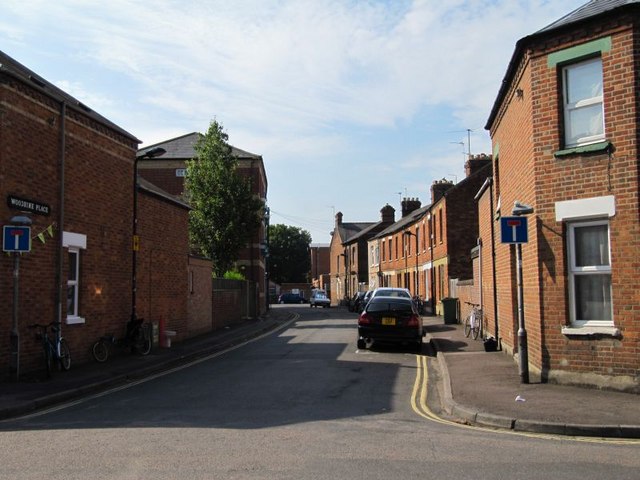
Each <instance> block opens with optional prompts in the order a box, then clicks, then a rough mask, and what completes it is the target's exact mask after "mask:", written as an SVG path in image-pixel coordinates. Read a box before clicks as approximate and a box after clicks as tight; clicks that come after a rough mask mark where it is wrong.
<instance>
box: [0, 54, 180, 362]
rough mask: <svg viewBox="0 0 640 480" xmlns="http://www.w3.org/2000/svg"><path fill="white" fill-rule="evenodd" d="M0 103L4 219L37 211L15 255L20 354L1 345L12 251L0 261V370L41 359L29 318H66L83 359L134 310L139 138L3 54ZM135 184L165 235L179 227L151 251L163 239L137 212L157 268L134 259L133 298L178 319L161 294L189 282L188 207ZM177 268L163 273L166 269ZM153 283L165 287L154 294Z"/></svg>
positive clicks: (77, 358) (9, 313)
mask: <svg viewBox="0 0 640 480" xmlns="http://www.w3.org/2000/svg"><path fill="white" fill-rule="evenodd" d="M0 104H1V105H2V116H1V117H0V122H1V123H0V132H1V133H0V184H1V185H2V194H3V196H5V200H4V201H3V202H1V203H0V216H1V218H2V219H3V222H5V223H8V222H9V221H10V219H11V218H12V217H14V216H16V215H26V216H28V217H30V218H31V220H32V225H31V228H32V231H31V235H32V249H31V251H30V252H29V253H25V254H23V255H22V256H21V259H20V260H21V261H20V278H19V297H18V304H17V305H16V307H17V322H16V323H17V330H16V332H17V333H18V335H19V342H18V343H19V347H20V349H19V356H15V355H10V354H9V353H8V352H10V351H11V348H10V345H9V335H8V333H9V332H10V331H12V330H13V320H12V319H13V311H14V310H13V307H14V305H13V296H12V293H13V291H14V289H13V282H12V270H13V258H12V257H10V256H8V255H3V256H2V260H1V261H0V292H1V293H0V295H1V296H0V298H1V299H2V301H1V302H0V329H1V330H2V331H3V332H5V333H6V335H3V336H2V338H3V340H2V341H1V342H0V352H2V355H1V356H0V371H1V372H2V373H3V374H4V373H5V372H7V371H8V370H11V373H12V375H13V374H14V373H16V372H15V371H16V367H19V370H20V372H22V373H24V372H28V371H30V370H33V369H36V368H39V367H40V366H41V362H42V352H41V345H40V344H39V343H38V342H36V341H35V340H34V337H33V332H32V331H30V330H28V329H27V328H26V326H27V325H28V324H30V323H34V322H38V323H49V322H52V321H61V323H62V330H63V334H64V336H65V337H66V338H67V340H68V343H69V345H70V349H71V354H72V359H73V363H74V364H77V363H82V362H84V361H87V360H89V351H90V346H91V345H92V343H93V342H95V341H96V339H97V338H98V337H99V336H101V335H104V334H105V333H107V332H113V333H115V334H116V335H120V334H121V333H122V332H124V328H125V325H126V322H127V321H128V320H129V319H130V317H131V315H132V299H133V293H132V284H133V282H132V271H133V268H132V266H133V261H132V233H133V231H132V223H133V222H132V220H133V205H134V202H133V199H134V188H133V187H132V183H133V182H134V181H135V179H134V165H135V158H136V150H137V146H138V143H139V140H137V139H136V138H135V137H134V136H133V135H131V134H129V133H128V132H126V131H124V130H123V129H121V128H120V127H118V126H117V125H115V124H113V123H112V122H110V121H109V120H107V119H106V118H104V117H102V116H100V115H99V114H98V113H96V112H94V111H92V110H91V109H90V108H89V107H87V106H86V105H83V104H82V103H80V102H79V101H78V100H76V99H75V98H73V97H71V96H70V95H68V94H66V93H65V92H63V91H62V90H60V89H58V88H56V87H55V86H54V85H52V84H51V83H50V82H48V81H46V80H45V79H43V78H41V77H40V76H38V75H37V74H36V73H34V72H32V71H30V70H29V69H27V68H26V67H24V66H23V65H21V64H19V63H18V62H16V61H15V60H14V59H12V58H10V57H9V56H7V55H5V54H4V53H2V52H0ZM139 193H140V202H139V209H140V211H141V212H142V213H143V215H147V214H149V213H150V212H152V214H153V215H154V218H155V217H156V216H157V217H160V218H163V224H162V225H163V226H164V227H165V230H163V235H164V233H165V232H166V229H170V230H171V231H174V232H176V233H175V235H174V234H172V235H171V239H170V241H168V242H169V243H170V245H171V247H170V248H171V249H172V250H175V251H177V252H181V253H182V256H181V257H180V259H168V258H166V257H164V255H163V252H162V248H161V247H159V246H158V245H157V244H156V247H155V248H153V252H152V251H151V250H150V249H149V250H147V247H150V246H151V245H152V244H154V242H155V241H157V239H158V238H159V237H158V232H154V231H152V229H153V228H156V225H154V224H153V223H154V219H152V218H147V219H143V220H141V223H140V230H141V231H140V236H141V241H140V244H141V252H140V254H141V255H142V256H143V258H146V259H147V260H148V261H150V262H152V263H150V264H148V265H153V272H151V271H148V272H145V266H144V265H141V271H142V275H141V285H140V290H141V291H140V292H139V295H138V296H137V302H136V305H137V306H138V307H139V308H140V310H141V311H142V313H144V315H149V316H151V317H153V316H155V315H156V314H158V315H164V314H167V315H168V316H169V317H170V318H172V319H175V321H176V322H178V321H179V322H182V321H184V316H185V315H186V304H183V303H181V304H180V305H178V306H176V307H171V308H172V309H169V308H168V305H167V304H166V301H165V300H166V297H171V296H173V295H178V294H179V293H180V292H179V290H180V285H182V284H186V271H187V268H186V265H187V250H186V246H187V244H186V243H184V240H185V238H186V237H185V238H182V237H183V235H184V234H183V233H182V232H180V231H179V230H180V229H182V228H183V227H184V225H186V223H185V220H186V217H187V209H186V207H185V205H183V204H180V203H179V202H177V203H176V201H175V199H170V198H169V197H167V196H164V194H162V195H161V194H160V192H159V191H157V190H151V189H149V188H145V187H142V188H141V190H140V191H139ZM160 238H162V237H160ZM147 254H148V255H147ZM12 255H13V254H12ZM153 256H155V258H153ZM174 269H176V270H177V271H176V273H175V276H172V277H171V281H170V282H165V280H164V279H161V277H163V276H164V275H165V274H168V271H169V270H170V271H173V270H174ZM179 272H183V273H182V274H180V273H179ZM157 284H161V285H162V286H163V288H166V290H165V291H164V292H162V293H161V294H154V295H153V296H151V292H152V290H154V288H155V285H157ZM148 295H149V296H148ZM148 319H149V318H148ZM16 359H18V360H19V362H16ZM8 367H9V368H8Z"/></svg>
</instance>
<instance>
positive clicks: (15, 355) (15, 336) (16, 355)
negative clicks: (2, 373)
mask: <svg viewBox="0 0 640 480" xmlns="http://www.w3.org/2000/svg"><path fill="white" fill-rule="evenodd" d="M19 280H20V254H19V253H17V252H16V253H14V254H13V323H12V325H11V333H10V336H9V338H10V342H9V343H10V346H11V356H10V358H9V372H10V374H11V378H13V379H14V380H16V381H18V379H19V378H20V331H19V330H18V287H19Z"/></svg>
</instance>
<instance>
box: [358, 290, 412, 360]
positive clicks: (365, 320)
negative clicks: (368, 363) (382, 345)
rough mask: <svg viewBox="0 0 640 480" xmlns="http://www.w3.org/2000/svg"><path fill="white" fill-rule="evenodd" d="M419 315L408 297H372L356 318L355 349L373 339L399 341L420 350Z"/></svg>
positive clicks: (360, 347)
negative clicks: (356, 341)
mask: <svg viewBox="0 0 640 480" xmlns="http://www.w3.org/2000/svg"><path fill="white" fill-rule="evenodd" d="M422 336H423V331H422V317H421V316H420V315H419V314H418V311H417V310H416V306H415V303H414V302H413V300H412V299H411V298H404V297H373V298H372V299H371V300H369V303H367V305H366V307H365V309H364V311H363V312H362V313H361V314H360V317H359V318H358V348H359V349H364V348H367V345H368V344H369V343H370V342H371V341H373V342H376V341H379V342H392V343H402V344H405V345H412V346H414V347H415V348H416V349H417V350H418V351H421V350H422Z"/></svg>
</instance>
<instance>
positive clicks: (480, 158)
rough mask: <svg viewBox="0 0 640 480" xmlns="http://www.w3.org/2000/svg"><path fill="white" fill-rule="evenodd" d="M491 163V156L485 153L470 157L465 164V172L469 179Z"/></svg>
mask: <svg viewBox="0 0 640 480" xmlns="http://www.w3.org/2000/svg"><path fill="white" fill-rule="evenodd" d="M489 163H491V155H487V154H485V153H480V154H478V155H470V156H469V160H467V161H466V162H465V164H464V172H465V174H466V175H467V177H469V176H471V175H473V174H474V173H476V172H477V171H478V170H480V169H481V168H482V167H484V166H485V165H488V164H489Z"/></svg>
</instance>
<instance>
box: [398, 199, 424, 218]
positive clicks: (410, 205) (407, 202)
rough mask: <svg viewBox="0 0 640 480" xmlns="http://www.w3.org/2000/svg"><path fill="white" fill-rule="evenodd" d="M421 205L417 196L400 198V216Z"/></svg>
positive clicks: (404, 215)
mask: <svg viewBox="0 0 640 480" xmlns="http://www.w3.org/2000/svg"><path fill="white" fill-rule="evenodd" d="M421 206H422V204H421V203H420V200H418V199H417V198H403V199H402V218H404V217H406V216H407V215H409V214H410V213H411V212H413V211H414V210H417V209H419V208H420V207H421Z"/></svg>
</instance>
